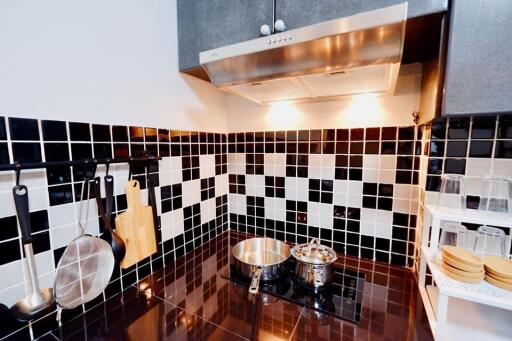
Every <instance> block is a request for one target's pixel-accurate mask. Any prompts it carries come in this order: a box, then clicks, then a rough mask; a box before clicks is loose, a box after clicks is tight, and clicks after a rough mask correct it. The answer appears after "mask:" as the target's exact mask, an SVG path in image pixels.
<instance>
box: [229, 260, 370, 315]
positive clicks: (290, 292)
mask: <svg viewBox="0 0 512 341" xmlns="http://www.w3.org/2000/svg"><path fill="white" fill-rule="evenodd" d="M294 265H295V264H294V261H293V260H291V261H289V264H287V269H289V270H288V272H287V273H285V274H283V276H281V277H280V278H278V279H276V280H274V281H272V282H269V283H260V291H262V292H265V293H269V294H272V295H274V296H277V297H280V298H283V299H286V300H288V301H292V302H295V303H297V304H300V305H304V306H306V307H308V308H312V309H315V310H317V311H320V312H324V313H328V314H331V315H333V316H336V317H339V318H342V319H345V320H349V321H352V322H355V323H358V322H359V321H360V319H361V308H362V302H363V290H364V274H363V273H361V272H357V271H353V270H349V269H345V268H343V267H339V266H338V267H337V266H336V265H334V267H333V273H334V276H333V281H332V283H331V284H330V285H327V286H325V287H322V288H319V289H316V290H314V289H310V288H306V287H304V286H301V285H300V284H298V282H295V281H294V273H293V269H295V266H294ZM222 277H224V278H226V279H230V280H232V281H234V282H236V283H240V284H242V285H245V286H247V287H248V286H249V284H250V280H249V279H247V278H245V277H243V276H241V275H240V274H239V273H238V272H237V271H236V270H234V269H233V268H230V270H228V271H226V272H225V273H224V274H222Z"/></svg>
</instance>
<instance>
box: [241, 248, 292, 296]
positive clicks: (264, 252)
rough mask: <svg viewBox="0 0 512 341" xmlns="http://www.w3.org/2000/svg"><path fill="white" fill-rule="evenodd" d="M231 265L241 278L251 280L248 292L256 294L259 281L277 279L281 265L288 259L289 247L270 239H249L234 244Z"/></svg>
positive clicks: (281, 269) (281, 268)
mask: <svg viewBox="0 0 512 341" xmlns="http://www.w3.org/2000/svg"><path fill="white" fill-rule="evenodd" d="M232 253H233V258H234V262H233V265H234V267H235V269H236V271H238V273H240V274H241V275H242V276H245V277H247V278H251V285H250V287H249V292H250V293H251V294H255V293H257V292H258V288H259V284H260V279H261V281H271V280H273V279H276V278H278V277H279V276H280V275H281V274H282V271H283V263H284V262H285V261H286V260H287V259H288V258H289V257H290V247H289V246H288V245H287V244H286V243H283V242H282V241H279V240H277V239H272V238H250V239H246V240H243V241H241V242H239V243H238V244H236V245H235V246H234V247H233V250H232Z"/></svg>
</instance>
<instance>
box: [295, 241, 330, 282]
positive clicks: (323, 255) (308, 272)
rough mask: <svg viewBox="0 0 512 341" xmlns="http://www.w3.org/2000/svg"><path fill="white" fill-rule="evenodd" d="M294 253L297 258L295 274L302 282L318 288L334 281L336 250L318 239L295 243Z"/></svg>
mask: <svg viewBox="0 0 512 341" xmlns="http://www.w3.org/2000/svg"><path fill="white" fill-rule="evenodd" d="M291 252H292V255H293V257H294V258H295V259H296V260H297V262H296V264H295V276H296V278H297V280H298V281H299V283H300V284H302V285H305V286H308V287H313V288H318V287H322V286H324V285H327V284H330V283H331V282H332V276H333V270H332V263H333V262H334V261H335V260H336V258H337V256H336V252H335V251H334V250H333V249H331V248H330V247H327V246H325V245H321V244H320V243H319V242H318V240H317V239H312V240H311V241H310V242H309V243H306V244H299V245H295V246H294V247H293V249H292V251H291Z"/></svg>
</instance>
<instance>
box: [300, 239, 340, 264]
mask: <svg viewBox="0 0 512 341" xmlns="http://www.w3.org/2000/svg"><path fill="white" fill-rule="evenodd" d="M292 255H293V256H294V257H295V258H296V259H297V260H300V261H302V262H305V263H311V264H326V265H327V264H331V263H332V262H334V261H335V260H336V258H338V257H337V256H336V252H334V250H333V249H331V248H330V247H327V246H325V245H322V244H320V243H319V242H318V240H317V239H312V240H311V241H310V242H309V243H306V244H299V245H295V246H294V247H293V248H292Z"/></svg>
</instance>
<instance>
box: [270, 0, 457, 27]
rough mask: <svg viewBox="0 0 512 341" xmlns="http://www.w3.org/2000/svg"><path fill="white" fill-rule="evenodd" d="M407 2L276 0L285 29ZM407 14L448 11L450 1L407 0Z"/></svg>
mask: <svg viewBox="0 0 512 341" xmlns="http://www.w3.org/2000/svg"><path fill="white" fill-rule="evenodd" d="M403 2H405V0H322V1H311V0H276V18H277V19H282V20H283V21H284V23H285V25H286V29H288V30H291V29H294V28H298V27H303V26H307V25H312V24H316V23H319V22H322V21H327V20H333V19H337V18H341V17H346V16H350V15H354V14H358V13H362V12H367V11H372V10H376V9H379V8H382V7H388V6H392V5H396V4H400V3H403ZM407 2H408V14H407V17H408V18H409V19H410V18H415V17H419V16H423V15H427V14H432V13H438V12H442V11H446V9H447V7H448V0H408V1H407Z"/></svg>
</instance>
